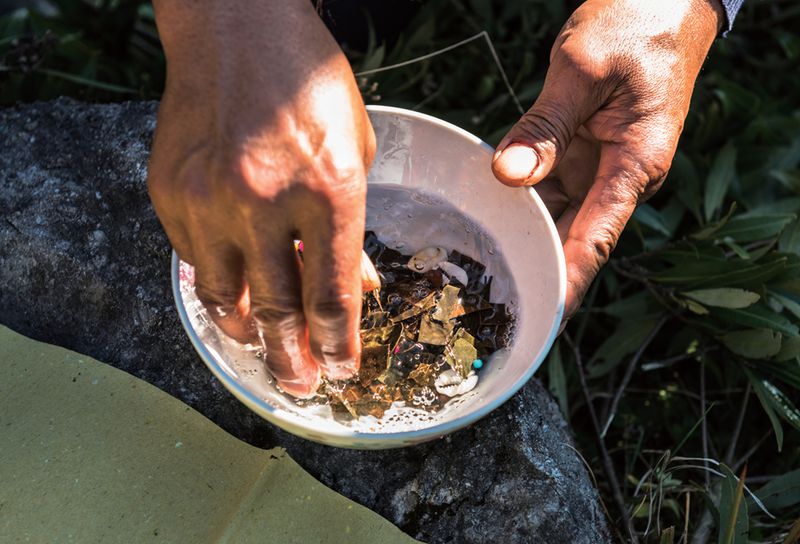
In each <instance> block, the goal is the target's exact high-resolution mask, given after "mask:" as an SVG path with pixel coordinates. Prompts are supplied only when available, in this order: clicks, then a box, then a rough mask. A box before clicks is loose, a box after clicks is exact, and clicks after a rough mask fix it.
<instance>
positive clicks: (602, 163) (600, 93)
mask: <svg viewBox="0 0 800 544" xmlns="http://www.w3.org/2000/svg"><path fill="white" fill-rule="evenodd" d="M724 17H725V16H724V14H723V12H722V8H721V5H720V3H719V0H676V1H675V2H661V1H658V0H587V1H586V2H584V3H583V4H582V5H581V6H580V7H579V8H578V9H577V10H576V11H575V13H573V14H572V16H571V17H570V18H569V20H568V21H567V22H566V24H565V25H564V27H563V28H562V30H561V32H560V34H559V36H558V38H557V39H556V42H555V44H554V46H553V50H552V52H551V55H550V61H551V64H550V68H549V70H548V72H547V77H546V79H545V83H544V88H543V89H542V92H541V94H540V95H539V98H538V99H537V100H536V103H535V104H534V105H533V107H532V108H531V109H530V110H529V111H528V112H527V113H525V115H523V117H522V119H520V121H519V122H518V123H517V124H516V125H515V126H514V127H513V128H512V129H511V131H509V133H508V135H506V137H505V138H504V139H503V140H502V141H501V142H500V145H499V146H498V148H497V153H496V154H495V157H494V160H493V164H492V169H493V171H494V174H495V176H496V177H497V179H498V180H500V181H501V182H503V183H505V184H506V185H512V186H522V185H534V184H537V185H536V190H537V192H538V193H539V195H540V196H541V197H542V199H543V200H544V202H545V204H546V205H547V208H548V210H549V211H550V213H551V214H552V215H553V217H554V219H555V220H556V226H557V227H558V232H559V235H560V236H561V241H562V243H563V244H564V254H565V257H566V261H567V300H566V309H565V319H567V318H569V317H570V316H571V315H573V314H574V313H575V312H576V311H577V310H578V308H579V307H580V303H581V299H582V298H583V296H584V294H585V293H586V290H587V288H588V287H589V285H590V283H591V282H592V280H593V279H594V277H595V275H596V274H597V272H598V270H599V269H600V267H601V266H602V265H603V264H605V263H606V261H608V258H609V255H610V253H611V251H612V250H613V248H614V246H615V245H616V243H617V240H618V238H619V236H620V234H621V233H622V230H623V228H624V227H625V224H626V223H627V221H628V219H629V218H630V216H631V214H632V213H633V211H634V209H635V208H636V205H637V203H638V202H640V201H642V200H643V199H646V198H648V197H649V196H650V195H652V194H653V193H654V192H655V191H656V190H657V189H658V188H659V187H660V186H661V183H662V182H663V181H664V178H665V177H666V175H667V171H668V170H669V167H670V164H671V163H672V158H673V156H674V155H675V149H676V147H677V144H678V138H679V136H680V133H681V130H682V129H683V121H684V120H685V119H686V115H687V113H688V110H689V101H690V99H691V95H692V89H693V87H694V82H695V79H696V78H697V75H698V73H699V71H700V67H701V66H702V64H703V60H705V56H706V54H707V52H708V50H709V48H710V47H711V44H712V42H713V41H714V38H715V36H716V35H717V32H718V31H719V28H720V26H721V24H722V22H723V21H724Z"/></svg>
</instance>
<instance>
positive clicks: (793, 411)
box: [761, 380, 800, 429]
mask: <svg viewBox="0 0 800 544" xmlns="http://www.w3.org/2000/svg"><path fill="white" fill-rule="evenodd" d="M761 383H762V385H763V387H764V391H766V393H767V399H768V400H769V402H770V403H771V404H772V407H773V408H774V409H775V411H776V412H777V413H778V415H780V416H781V417H782V418H783V419H784V420H786V421H787V422H788V423H789V424H790V425H791V426H792V427H794V428H795V429H800V410H798V409H797V408H796V407H795V405H794V404H793V403H792V401H791V400H789V397H787V396H786V394H784V392H783V391H781V390H780V389H778V388H777V387H775V386H774V385H773V384H772V383H770V382H769V381H767V380H762V381H761Z"/></svg>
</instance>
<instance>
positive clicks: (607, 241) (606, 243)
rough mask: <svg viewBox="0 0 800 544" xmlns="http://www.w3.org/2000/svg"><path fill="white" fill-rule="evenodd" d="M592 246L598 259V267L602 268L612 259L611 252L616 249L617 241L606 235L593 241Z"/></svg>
mask: <svg viewBox="0 0 800 544" xmlns="http://www.w3.org/2000/svg"><path fill="white" fill-rule="evenodd" d="M589 243H590V246H591V249H592V251H593V252H594V255H595V258H596V259H597V263H598V265H600V266H602V265H604V264H605V263H607V262H608V259H610V258H611V252H613V251H614V248H615V247H616V245H617V244H616V240H615V239H614V238H612V237H611V236H609V235H604V236H601V237H599V238H595V239H593V240H591V241H590V242H589Z"/></svg>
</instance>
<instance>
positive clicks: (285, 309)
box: [250, 300, 303, 330]
mask: <svg viewBox="0 0 800 544" xmlns="http://www.w3.org/2000/svg"><path fill="white" fill-rule="evenodd" d="M250 304H251V308H252V313H253V318H254V319H255V320H256V322H257V323H259V324H261V325H263V326H265V327H269V328H275V329H277V330H292V329H299V328H302V326H303V311H302V309H301V308H300V307H299V306H298V305H296V304H294V303H293V302H289V301H286V302H285V303H278V302H277V301H273V302H270V303H265V302H263V301H262V302H255V301H253V300H251V302H250Z"/></svg>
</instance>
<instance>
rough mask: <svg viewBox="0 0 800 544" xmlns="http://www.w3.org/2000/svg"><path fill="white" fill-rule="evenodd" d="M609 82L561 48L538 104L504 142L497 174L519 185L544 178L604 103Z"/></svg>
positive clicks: (496, 159)
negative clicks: (600, 80) (601, 81)
mask: <svg viewBox="0 0 800 544" xmlns="http://www.w3.org/2000/svg"><path fill="white" fill-rule="evenodd" d="M604 87H605V86H603V85H598V84H597V82H596V76H593V75H592V74H591V73H590V72H589V71H588V70H586V69H584V67H582V66H581V65H580V64H579V63H578V62H576V61H575V60H574V58H573V57H571V56H569V55H568V54H567V53H565V52H563V50H562V51H561V52H557V53H556V54H555V55H554V57H553V62H552V64H551V65H550V68H549V69H548V71H547V76H546V78H545V82H544V87H543V88H542V92H541V94H540V95H539V98H537V100H536V102H535V103H534V105H533V106H532V107H531V109H529V110H528V111H527V112H526V113H525V114H524V115H523V116H522V118H521V119H520V120H519V121H518V122H517V124H516V125H514V126H513V127H512V128H511V130H510V131H509V132H508V134H507V135H506V136H505V138H503V140H502V141H501V142H500V145H498V147H497V151H496V152H495V155H494V157H493V159H492V171H493V172H494V175H495V177H496V178H497V179H498V180H499V181H500V182H502V183H504V184H506V185H511V186H514V187H517V186H521V185H533V184H534V183H538V182H539V181H541V180H542V179H544V178H545V177H546V176H547V175H548V174H549V173H550V172H551V171H552V170H553V168H555V166H556V165H557V164H558V162H559V161H560V159H561V158H562V157H563V155H564V154H565V153H566V150H567V148H568V147H569V144H570V142H571V141H572V138H573V136H574V135H575V133H576V131H577V130H578V127H580V126H581V125H582V124H583V123H584V122H586V121H587V120H588V119H589V117H591V116H592V115H593V114H594V113H595V112H596V111H597V110H598V109H599V108H600V107H601V105H602V104H603V102H604V101H605V98H606V92H605V89H604Z"/></svg>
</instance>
